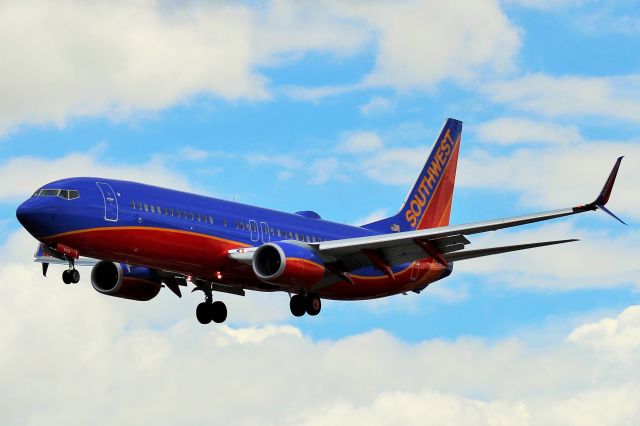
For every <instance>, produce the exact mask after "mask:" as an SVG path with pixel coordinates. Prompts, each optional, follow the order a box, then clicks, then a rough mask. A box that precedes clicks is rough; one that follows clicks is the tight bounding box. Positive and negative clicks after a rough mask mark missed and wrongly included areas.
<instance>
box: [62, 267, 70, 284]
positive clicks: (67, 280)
mask: <svg viewBox="0 0 640 426" xmlns="http://www.w3.org/2000/svg"><path fill="white" fill-rule="evenodd" d="M69 272H71V271H69V270H64V271H62V282H63V283H65V284H71V274H70V273H69Z"/></svg>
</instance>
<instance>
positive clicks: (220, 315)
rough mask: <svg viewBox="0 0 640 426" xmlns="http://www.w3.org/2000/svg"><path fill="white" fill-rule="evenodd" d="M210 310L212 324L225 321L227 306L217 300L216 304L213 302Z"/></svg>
mask: <svg viewBox="0 0 640 426" xmlns="http://www.w3.org/2000/svg"><path fill="white" fill-rule="evenodd" d="M210 309H211V319H213V322H215V323H217V324H220V323H223V322H224V320H226V319H227V305H225V304H224V302H221V301H219V300H218V301H217V302H213V304H212V305H211V308H210Z"/></svg>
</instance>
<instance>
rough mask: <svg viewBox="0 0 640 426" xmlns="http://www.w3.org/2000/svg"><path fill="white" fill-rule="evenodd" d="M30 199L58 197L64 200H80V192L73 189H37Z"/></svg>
mask: <svg viewBox="0 0 640 426" xmlns="http://www.w3.org/2000/svg"><path fill="white" fill-rule="evenodd" d="M32 197H60V198H64V199H65V200H74V199H76V198H80V192H79V191H77V190H75V189H39V190H37V191H36V192H34V194H33V195H32Z"/></svg>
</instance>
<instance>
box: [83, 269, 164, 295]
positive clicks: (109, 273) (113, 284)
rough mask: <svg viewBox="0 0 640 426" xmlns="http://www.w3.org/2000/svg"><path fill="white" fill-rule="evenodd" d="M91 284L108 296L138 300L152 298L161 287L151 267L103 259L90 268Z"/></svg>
mask: <svg viewBox="0 0 640 426" xmlns="http://www.w3.org/2000/svg"><path fill="white" fill-rule="evenodd" d="M91 285H92V286H93V288H95V289H96V291H98V292H100V293H102V294H106V295H108V296H114V297H121V298H123V299H130V300H140V301H147V300H151V299H153V298H154V297H156V296H157V295H158V293H159V292H160V288H161V287H162V285H161V283H160V278H159V277H158V274H157V272H156V271H155V270H153V269H149V268H145V267H142V266H129V265H126V264H123V263H113V262H108V261H105V260H103V261H100V262H98V263H96V264H95V265H94V267H93V269H92V270H91Z"/></svg>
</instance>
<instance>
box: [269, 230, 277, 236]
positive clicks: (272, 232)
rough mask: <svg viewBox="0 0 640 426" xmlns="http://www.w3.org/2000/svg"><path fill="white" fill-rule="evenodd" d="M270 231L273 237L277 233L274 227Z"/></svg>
mask: <svg viewBox="0 0 640 426" xmlns="http://www.w3.org/2000/svg"><path fill="white" fill-rule="evenodd" d="M270 232H271V236H272V237H273V236H274V235H276V230H275V229H274V228H271V230H270Z"/></svg>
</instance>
